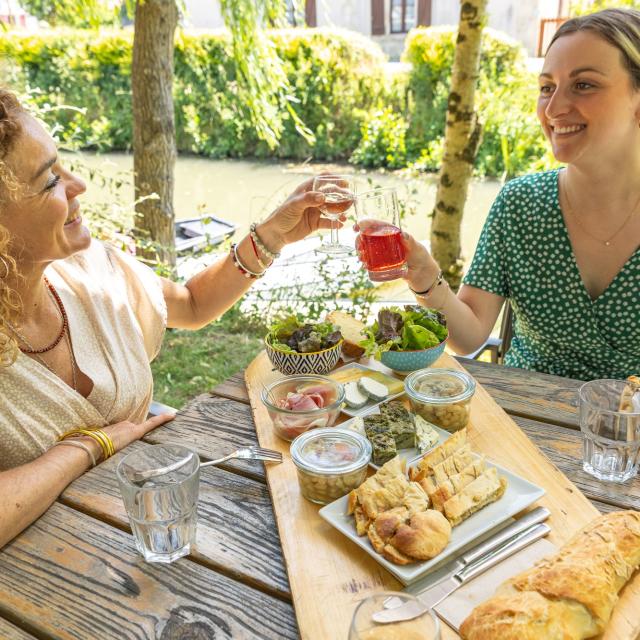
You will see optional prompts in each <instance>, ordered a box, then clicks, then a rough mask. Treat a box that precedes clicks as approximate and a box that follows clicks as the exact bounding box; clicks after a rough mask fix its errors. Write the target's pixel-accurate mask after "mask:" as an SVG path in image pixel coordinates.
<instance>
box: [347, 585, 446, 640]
mask: <svg viewBox="0 0 640 640" xmlns="http://www.w3.org/2000/svg"><path fill="white" fill-rule="evenodd" d="M391 600H393V601H394V602H395V604H396V606H402V605H406V604H407V603H409V602H413V603H415V604H416V608H417V609H418V610H420V607H422V608H423V609H424V611H423V612H422V613H421V614H420V615H418V616H416V617H415V618H413V619H411V620H403V621H402V622H389V623H385V624H378V623H377V622H375V621H374V620H373V618H372V616H373V614H374V613H377V612H378V611H384V609H385V605H388V604H389V602H390V601H391ZM388 638H389V639H390V638H402V639H403V640H440V621H439V620H438V618H437V616H436V615H435V614H434V613H433V611H432V610H431V609H426V608H424V605H422V604H421V603H420V601H419V600H418V599H417V598H415V597H414V596H412V595H411V594H409V593H406V592H404V591H382V592H380V593H375V594H373V595H372V596H369V597H368V598H365V599H364V600H362V601H361V602H360V603H359V604H358V606H357V607H356V610H355V611H354V613H353V618H352V620H351V628H350V629H349V640H387V639H388Z"/></svg>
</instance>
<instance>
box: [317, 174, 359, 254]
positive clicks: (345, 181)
mask: <svg viewBox="0 0 640 640" xmlns="http://www.w3.org/2000/svg"><path fill="white" fill-rule="evenodd" d="M313 190H314V191H320V192H321V193H324V196H325V202H324V204H323V205H321V206H319V207H318V208H319V209H320V211H322V214H323V215H324V217H325V218H329V220H331V240H330V242H325V243H323V244H321V245H320V246H319V247H318V248H317V249H316V251H320V252H322V253H327V254H329V255H332V256H346V255H349V254H351V253H353V247H349V246H348V245H344V244H340V242H339V240H338V225H337V224H334V221H337V220H339V219H340V216H341V215H342V214H344V213H345V212H346V211H347V210H348V209H349V208H350V207H351V205H352V204H353V201H354V198H355V194H356V185H355V181H354V179H353V178H352V177H351V176H337V175H331V176H318V177H317V178H315V179H314V180H313Z"/></svg>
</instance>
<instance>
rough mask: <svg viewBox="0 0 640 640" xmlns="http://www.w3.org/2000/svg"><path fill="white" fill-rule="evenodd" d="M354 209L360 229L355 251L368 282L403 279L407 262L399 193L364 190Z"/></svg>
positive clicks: (385, 188) (385, 189)
mask: <svg viewBox="0 0 640 640" xmlns="http://www.w3.org/2000/svg"><path fill="white" fill-rule="evenodd" d="M355 207H356V218H357V224H358V230H359V234H358V237H357V238H356V248H357V250H358V256H359V257H360V260H361V261H362V263H363V264H364V266H365V268H366V269H367V271H368V272H369V279H370V280H373V281H377V282H384V281H387V280H395V279H397V278H402V277H404V276H405V275H406V274H407V261H406V251H405V248H404V245H403V244H402V229H401V227H400V207H399V205H398V194H397V192H396V190H395V189H394V188H393V187H380V188H377V189H371V190H370V191H365V192H364V193H362V194H360V195H359V196H358V197H357V198H356V203H355Z"/></svg>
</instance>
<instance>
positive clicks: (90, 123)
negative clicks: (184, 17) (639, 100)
mask: <svg viewBox="0 0 640 640" xmlns="http://www.w3.org/2000/svg"><path fill="white" fill-rule="evenodd" d="M270 38H271V41H272V43H273V45H274V46H275V48H276V50H277V52H278V54H279V55H280V57H281V58H282V59H283V60H284V61H285V70H286V73H287V76H288V78H289V82H290V84H291V86H292V87H293V90H294V100H295V101H294V104H293V107H294V109H295V111H296V113H297V114H298V115H299V117H300V118H301V119H302V121H303V122H304V123H305V125H306V126H307V127H308V128H309V129H310V130H311V131H312V132H313V134H314V136H315V144H310V143H309V142H308V141H307V140H305V139H304V138H303V137H301V136H300V135H299V134H298V132H297V131H296V127H295V123H294V122H293V120H292V119H291V118H289V119H288V120H286V121H285V127H284V134H283V136H282V138H281V140H280V143H279V145H278V147H277V148H276V149H275V150H272V149H269V147H268V146H267V145H266V144H265V143H264V142H262V141H261V140H259V138H258V136H257V135H256V132H255V130H254V128H253V126H252V124H251V119H250V117H249V113H248V112H247V109H246V107H245V106H244V105H243V103H242V100H241V99H240V97H239V95H238V91H237V83H236V80H235V77H234V73H235V71H234V66H233V62H232V59H231V53H230V41H229V39H228V37H226V36H225V35H223V34H217V35H212V34H208V35H192V34H188V33H181V34H179V35H178V38H177V40H176V47H175V58H174V62H175V82H174V98H175V113H176V136H177V145H178V150H179V151H181V152H189V153H196V154H201V155H205V156H208V157H213V158H223V157H277V158H292V159H307V158H312V159H314V160H317V161H335V160H350V161H351V162H354V163H356V164H360V165H363V166H366V167H375V168H378V167H388V168H393V169H396V168H403V167H414V168H416V169H418V170H424V171H435V170H437V168H438V166H439V164H440V160H441V157H442V136H443V134H444V123H445V112H446V103H447V96H448V91H449V83H450V78H451V64H452V61H453V54H454V39H455V31H454V30H453V29H452V28H448V27H445V28H442V27H428V28H419V29H414V30H413V31H412V32H411V33H410V35H409V36H408V38H407V44H406V50H405V54H404V60H405V61H406V62H409V63H410V70H409V71H400V72H398V73H393V74H390V73H389V72H388V70H387V68H386V66H385V58H384V56H383V54H382V52H381V50H380V49H379V47H378V46H377V45H375V44H374V43H372V42H371V41H370V40H368V39H366V38H364V37H362V36H359V35H358V34H353V33H350V32H343V31H339V30H327V29H306V30H280V31H272V32H271V33H270ZM131 48H132V35H131V34H130V33H129V32H123V31H117V32H115V31H114V32H111V33H109V32H100V33H99V34H98V33H96V32H91V31H87V30H59V29H57V30H55V31H52V32H50V33H45V34H42V35H32V34H30V35H25V34H21V33H19V32H12V33H6V34H4V36H3V38H2V39H1V40H0V58H1V59H2V60H3V61H4V63H5V65H8V68H9V69H10V71H9V72H8V73H9V75H10V82H11V84H12V85H13V86H17V85H21V86H23V87H25V88H26V89H36V90H37V92H36V94H35V95H34V99H35V100H36V101H37V102H38V104H39V105H40V106H42V107H48V106H51V105H74V106H76V107H82V109H83V110H84V112H85V113H84V115H82V114H80V113H78V112H76V111H74V110H65V111H64V112H60V111H50V112H49V113H50V114H51V118H50V119H51V122H50V124H51V125H57V126H58V127H59V128H60V131H61V139H62V141H63V142H65V141H69V139H73V141H74V142H75V144H76V145H79V146H82V147H86V148H96V149H100V150H116V149H129V148H130V147H131V140H132V133H131V124H132V121H131V113H130V106H129V105H130V93H131V87H130V71H131V70H130V66H131ZM477 96H478V97H477V101H478V111H479V114H480V119H481V122H482V124H483V127H484V133H483V138H482V142H481V145H480V148H479V152H478V156H477V160H476V172H477V174H479V175H490V176H500V177H511V176H513V175H518V174H521V173H527V172H530V171H535V170H539V169H544V168H548V167H549V166H552V158H551V156H550V155H549V154H548V152H547V150H546V146H545V143H544V139H543V136H542V133H541V131H540V128H539V126H538V123H537V120H536V117H535V99H536V79H535V75H534V74H532V73H531V72H529V71H528V70H527V68H526V65H525V57H524V50H523V49H522V48H521V47H520V45H518V44H517V43H516V42H515V41H512V40H510V39H509V38H507V37H506V36H504V35H503V34H500V33H499V32H495V31H493V30H490V29H487V30H486V31H485V37H484V43H483V51H482V60H481V71H480V80H479V85H478V94H477ZM46 113H47V111H46V109H45V118H46V117H47V115H46Z"/></svg>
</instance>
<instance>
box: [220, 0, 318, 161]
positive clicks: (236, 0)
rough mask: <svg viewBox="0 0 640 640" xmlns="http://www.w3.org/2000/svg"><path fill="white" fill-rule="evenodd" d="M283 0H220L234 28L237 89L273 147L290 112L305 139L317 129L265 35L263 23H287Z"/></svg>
mask: <svg viewBox="0 0 640 640" xmlns="http://www.w3.org/2000/svg"><path fill="white" fill-rule="evenodd" d="M284 8H285V4H284V3H283V2H281V0H262V2H255V0H220V9H221V11H222V16H223V18H224V21H225V24H226V25H227V26H228V27H229V30H230V31H231V35H232V39H231V47H232V49H233V55H232V59H233V63H234V67H235V75H236V78H237V80H238V83H237V91H238V95H239V97H240V99H241V101H242V103H243V104H245V105H246V106H247V109H248V112H249V117H250V120H251V124H252V125H253V126H254V128H255V131H256V134H257V135H258V138H260V140H264V141H265V142H266V143H267V145H268V146H269V148H270V149H274V148H275V147H276V146H277V143H278V140H279V139H280V137H281V135H282V131H283V126H284V119H285V118H286V117H287V116H288V117H289V118H290V119H291V120H292V122H293V124H294V127H295V129H296V131H297V132H298V134H300V135H301V136H302V137H303V138H304V139H305V140H307V141H308V142H310V143H313V141H314V138H313V133H311V131H310V130H309V129H308V128H307V127H306V126H305V124H304V123H303V122H302V120H301V119H300V116H299V115H298V113H297V112H296V111H295V109H294V108H293V107H292V102H294V101H295V98H294V97H293V95H292V92H291V82H290V80H289V78H288V77H287V75H286V73H285V71H284V69H283V66H282V61H281V59H280V57H279V56H278V54H277V51H276V47H275V44H274V43H273V42H272V41H271V40H269V38H268V37H266V36H265V33H264V30H263V29H262V28H260V25H262V24H265V23H267V24H272V25H277V26H284V19H283V18H284Z"/></svg>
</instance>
